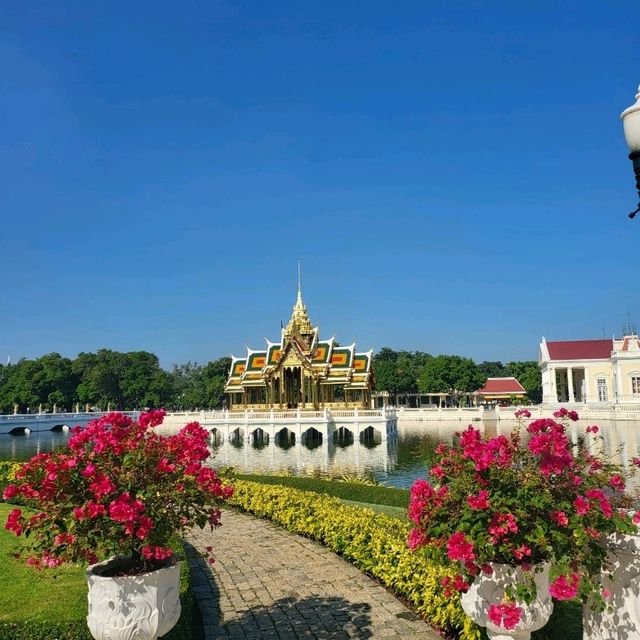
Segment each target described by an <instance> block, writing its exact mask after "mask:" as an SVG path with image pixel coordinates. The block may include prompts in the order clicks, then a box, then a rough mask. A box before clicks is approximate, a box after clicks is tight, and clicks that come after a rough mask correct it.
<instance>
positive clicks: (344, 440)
mask: <svg viewBox="0 0 640 640" xmlns="http://www.w3.org/2000/svg"><path fill="white" fill-rule="evenodd" d="M333 444H335V445H338V446H339V447H346V446H347V445H350V444H353V431H351V429H347V427H345V426H341V427H338V428H337V429H336V430H335V431H334V432H333Z"/></svg>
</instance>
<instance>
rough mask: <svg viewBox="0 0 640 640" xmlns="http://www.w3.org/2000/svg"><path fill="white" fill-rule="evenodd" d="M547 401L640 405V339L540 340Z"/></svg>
mask: <svg viewBox="0 0 640 640" xmlns="http://www.w3.org/2000/svg"><path fill="white" fill-rule="evenodd" d="M539 364H540V369H541V372H542V402H543V403H545V404H558V403H568V404H590V405H599V406H607V405H609V406H610V405H622V404H631V405H632V404H637V405H640V339H639V338H638V336H637V335H627V336H624V337H623V338H620V339H615V338H613V339H608V340H567V341H547V340H546V339H545V338H544V337H543V338H542V342H541V343H540V357H539Z"/></svg>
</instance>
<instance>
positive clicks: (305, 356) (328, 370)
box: [225, 281, 373, 410]
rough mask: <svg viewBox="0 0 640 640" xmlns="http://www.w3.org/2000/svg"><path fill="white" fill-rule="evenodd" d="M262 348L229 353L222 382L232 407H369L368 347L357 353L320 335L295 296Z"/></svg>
mask: <svg viewBox="0 0 640 640" xmlns="http://www.w3.org/2000/svg"><path fill="white" fill-rule="evenodd" d="M266 343H267V345H266V348H264V349H247V353H246V355H245V356H243V357H236V356H232V360H231V370H230V372H229V378H228V380H227V383H226V386H225V392H226V393H227V397H228V399H229V408H230V409H231V410H244V409H288V408H289V409H291V408H301V409H321V408H324V407H335V408H338V407H363V408H367V407H369V406H370V405H371V389H372V387H373V372H372V366H371V355H372V351H367V352H363V353H356V350H355V343H354V344H351V345H349V346H346V347H344V346H338V345H337V344H336V341H335V339H334V338H331V339H329V340H322V339H320V332H319V329H318V327H314V326H313V324H312V323H311V320H310V319H309V316H308V315H307V308H306V306H305V305H304V304H303V302H302V292H301V289H300V282H299V281H298V298H297V300H296V303H295V305H294V307H293V312H292V314H291V318H290V320H289V322H288V323H287V326H286V327H284V328H283V329H282V330H281V335H280V340H279V341H278V342H271V341H270V340H266Z"/></svg>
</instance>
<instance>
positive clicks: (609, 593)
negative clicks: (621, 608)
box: [600, 587, 613, 600]
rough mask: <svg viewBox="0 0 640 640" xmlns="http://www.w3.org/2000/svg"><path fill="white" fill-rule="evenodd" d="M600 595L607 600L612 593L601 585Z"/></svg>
mask: <svg viewBox="0 0 640 640" xmlns="http://www.w3.org/2000/svg"><path fill="white" fill-rule="evenodd" d="M600 595H601V596H602V597H603V598H604V599H605V600H609V599H610V598H611V596H612V595H613V594H612V593H611V591H609V589H607V588H606V587H603V589H602V591H601V592H600Z"/></svg>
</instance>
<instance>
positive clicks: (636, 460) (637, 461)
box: [631, 458, 640, 467]
mask: <svg viewBox="0 0 640 640" xmlns="http://www.w3.org/2000/svg"><path fill="white" fill-rule="evenodd" d="M631 463H632V464H633V465H634V466H636V467H640V458H632V459H631Z"/></svg>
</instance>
